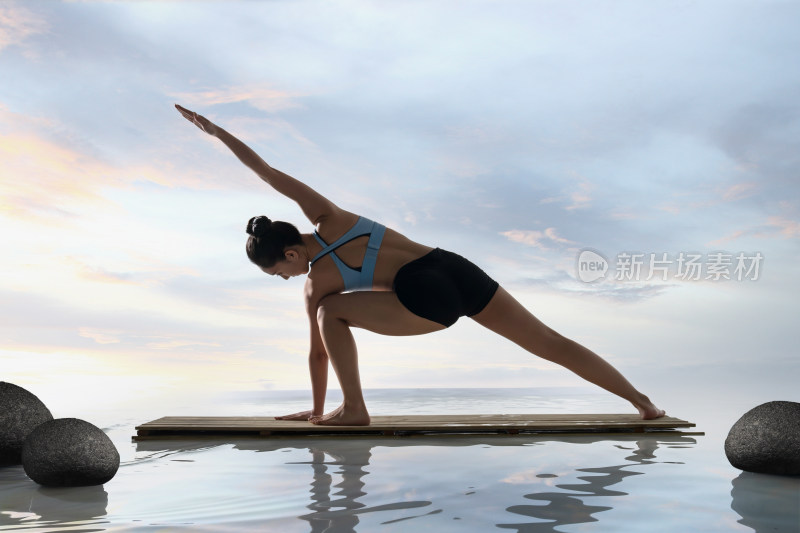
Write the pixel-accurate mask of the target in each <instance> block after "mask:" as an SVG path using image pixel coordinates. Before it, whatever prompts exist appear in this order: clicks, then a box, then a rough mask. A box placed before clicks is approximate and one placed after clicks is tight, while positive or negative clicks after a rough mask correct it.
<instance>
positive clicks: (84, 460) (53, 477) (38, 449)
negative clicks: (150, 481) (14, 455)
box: [22, 418, 119, 487]
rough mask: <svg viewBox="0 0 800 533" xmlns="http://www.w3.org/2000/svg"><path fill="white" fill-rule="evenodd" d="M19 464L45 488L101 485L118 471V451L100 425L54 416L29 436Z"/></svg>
mask: <svg viewBox="0 0 800 533" xmlns="http://www.w3.org/2000/svg"><path fill="white" fill-rule="evenodd" d="M22 466H23V468H24V469H25V473H26V474H28V477H29V478H31V479H32V480H34V481H35V482H36V483H38V484H40V485H45V486H48V487H80V486H87V485H102V484H103V483H106V482H107V481H109V480H110V479H111V478H113V477H114V475H115V474H116V473H117V469H119V452H118V451H117V449H116V448H115V447H114V443H113V442H111V439H109V438H108V435H106V434H105V433H103V430H101V429H100V428H98V427H96V426H94V425H92V424H90V423H89V422H86V421H83V420H78V419H77V418H57V419H56V420H52V421H50V422H45V423H44V424H42V425H41V426H39V427H37V428H36V429H34V430H33V431H32V432H31V434H30V435H28V438H27V439H26V440H25V445H24V446H23V448H22Z"/></svg>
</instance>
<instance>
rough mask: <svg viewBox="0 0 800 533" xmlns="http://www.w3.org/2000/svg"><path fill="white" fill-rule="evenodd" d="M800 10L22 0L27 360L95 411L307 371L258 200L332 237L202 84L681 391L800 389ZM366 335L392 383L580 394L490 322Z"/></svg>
mask: <svg viewBox="0 0 800 533" xmlns="http://www.w3.org/2000/svg"><path fill="white" fill-rule="evenodd" d="M798 20H800V3H797V2H789V1H773V0H758V1H756V0H752V1H740V0H724V1H713V0H709V1H702V2H699V1H689V0H655V1H652V2H639V1H629V2H628V1H613V2H612V1H608V0H603V1H599V2H598V1H591V2H589V1H577V0H576V1H570V2H563V1H542V0H535V1H518V2H516V1H505V0H498V1H459V2H455V1H435V2H430V1H408V2H388V1H384V2H382V1H351V2H347V1H345V2H321V1H305V0H300V1H294V2H289V1H274V2H256V1H241V2H239V1H233V2H227V1H226V2H214V1H202V2H180V1H176V2H138V1H137V2H90V1H71V2H61V1H56V0H48V1H44V0H26V1H24V2H23V1H13V0H2V1H0V79H1V80H2V81H1V82H0V228H2V231H0V247H2V250H3V254H2V260H0V380H3V381H9V382H13V383H16V384H18V385H21V386H24V387H26V388H28V389H30V390H32V391H34V392H39V394H40V395H43V396H46V397H48V398H51V397H52V398H55V397H61V398H63V397H65V396H67V395H70V394H73V395H74V393H75V391H86V392H85V393H80V394H78V395H76V396H75V397H76V398H78V399H77V400H75V401H76V402H78V403H80V402H83V404H87V403H89V402H96V398H97V397H98V395H100V397H105V398H107V399H108V401H112V400H115V401H121V402H124V401H128V402H129V401H132V400H133V399H134V398H135V399H143V398H161V399H162V400H160V401H163V399H164V398H168V399H169V398H185V397H189V396H191V395H193V394H194V395H200V394H203V395H205V394H213V393H222V392H230V391H260V390H273V389H306V388H309V387H310V385H309V380H308V373H307V360H306V355H307V350H308V339H307V335H308V325H307V319H306V317H305V311H304V308H303V300H302V284H303V280H302V279H292V280H289V281H283V280H280V279H276V278H272V277H269V276H265V275H264V274H263V273H262V272H261V271H260V270H259V269H258V268H255V267H254V266H253V265H251V264H250V263H249V261H248V260H247V257H246V255H245V253H244V243H245V240H246V237H247V236H246V234H245V226H246V223H247V220H248V219H249V218H250V217H252V216H254V215H259V214H265V215H268V216H269V217H270V218H272V219H278V220H287V221H289V222H292V223H294V224H296V225H298V227H299V228H300V229H301V231H304V232H309V231H311V230H312V228H311V226H310V224H309V223H308V221H306V220H305V219H304V218H303V215H302V213H301V212H300V210H299V208H298V207H297V206H296V205H295V204H294V203H292V202H291V201H289V200H287V199H285V198H283V197H280V196H279V195H278V194H277V193H274V192H273V191H272V190H271V189H269V187H268V186H266V185H265V184H264V183H262V182H261V181H260V180H259V179H258V178H257V177H256V176H255V175H254V174H252V173H250V171H249V170H248V169H246V168H245V167H244V166H242V165H241V164H240V163H239V162H238V161H237V160H236V158H235V157H234V156H232V155H231V154H230V153H228V152H227V150H226V149H225V148H224V146H223V145H222V144H221V143H219V142H218V141H217V140H216V139H213V138H211V137H209V136H206V135H204V134H203V133H202V132H200V131H199V130H198V129H197V128H195V127H193V126H192V125H191V124H189V123H188V122H186V121H185V120H184V119H183V118H182V117H181V116H180V115H179V114H178V113H177V112H176V111H175V110H174V108H173V104H174V103H180V104H182V105H184V106H186V107H188V108H190V109H193V110H196V111H198V112H199V113H201V114H203V115H206V116H208V117H209V118H210V119H212V120H214V121H216V122H217V123H218V124H220V125H221V126H223V127H224V128H226V129H227V130H229V131H230V132H232V133H234V134H235V135H237V136H239V137H240V138H242V139H243V140H244V141H245V142H247V143H248V144H249V145H250V146H251V147H252V148H253V149H255V150H256V151H257V152H258V153H259V154H260V155H261V156H262V157H263V158H264V159H265V160H266V161H267V162H269V163H270V164H271V165H272V166H274V167H275V168H279V169H281V170H283V171H284V172H287V173H289V174H291V175H293V176H295V177H297V178H298V179H300V180H302V181H304V182H306V183H308V184H309V185H310V186H312V187H313V188H315V189H317V190H318V191H320V192H321V193H322V194H324V195H325V196H327V197H329V198H330V199H331V200H333V201H334V202H335V203H337V204H338V205H340V206H341V207H343V208H345V209H347V210H349V211H353V212H356V213H359V214H362V215H364V216H367V217H369V218H374V219H377V220H379V221H381V222H383V223H384V224H386V225H387V226H389V227H391V228H394V229H396V230H397V231H400V232H401V233H404V234H406V235H407V236H409V237H410V238H412V239H414V240H416V241H419V242H422V243H424V244H427V245H431V246H439V247H442V248H445V249H449V250H452V251H454V252H458V253H460V254H462V255H465V256H467V257H468V258H470V259H471V260H473V261H474V262H475V263H477V264H478V265H479V266H481V267H482V268H484V269H485V270H486V271H487V272H489V273H490V275H492V276H493V277H494V278H495V279H497V280H498V281H499V282H500V284H501V285H503V286H504V287H506V288H507V289H508V290H509V291H510V292H511V293H512V294H514V295H515V296H516V297H517V298H518V299H519V300H520V301H522V302H523V303H524V304H525V305H526V306H528V308H529V309H530V310H531V311H532V312H533V313H534V314H535V315H536V316H537V317H539V318H540V319H541V320H543V321H544V322H545V323H546V324H548V325H550V326H551V327H553V328H554V329H556V330H557V331H559V332H561V333H562V334H564V335H566V336H568V337H570V338H573V339H575V340H577V341H579V342H581V343H583V344H585V345H587V346H588V347H590V348H591V349H593V350H595V351H596V352H598V353H599V354H601V355H602V356H604V357H606V358H607V359H608V360H609V361H611V362H612V364H614V365H615V366H617V367H618V368H619V369H620V370H621V371H622V372H623V373H624V374H625V375H626V376H628V377H629V378H630V379H631V380H632V381H633V382H634V385H636V386H637V387H639V388H640V389H641V390H643V391H644V392H646V393H649V391H655V392H654V393H653V394H651V396H653V395H656V394H655V393H657V396H658V398H659V403H661V404H667V406H668V404H669V398H670V395H676V394H681V395H686V394H698V398H700V397H701V396H702V394H701V393H702V392H703V391H704V390H706V387H712V386H713V387H714V388H715V390H720V391H722V393H723V394H729V395H734V394H736V390H741V389H743V388H744V389H747V390H750V391H758V393H759V394H762V395H764V396H765V397H768V396H769V395H772V396H775V395H777V396H778V397H769V398H767V399H794V400H795V401H797V400H798V398H797V395H796V393H794V392H793V391H794V384H795V382H796V377H797V363H796V362H795V359H796V357H795V354H796V347H797V345H798V341H799V340H800V336H799V335H798V332H797V331H798V330H797V326H796V317H797V315H798V304H797V301H796V297H795V295H796V294H797V293H798V292H800V282H798V278H797V275H796V272H797V267H796V263H797V260H798V258H800V256H799V255H798V244H800V205H799V201H798V199H799V198H800V194H798V192H799V191H798V189H800V180H798V177H797V173H798V168H800V146H799V145H800V105H799V104H798V99H797V94H800V69H798V67H797V65H800V35H799V34H798V32H797V31H796V25H797V21H798ZM651 261H652V265H651ZM651 266H652V267H653V268H651ZM593 268H597V269H600V270H591V269H593ZM597 276H601V277H599V278H598V279H592V280H589V278H594V277H597ZM726 278H728V279H726ZM356 338H357V340H358V343H359V357H360V361H361V374H362V381H363V385H364V387H365V388H367V389H370V388H386V387H401V388H415V387H544V386H580V385H583V382H582V381H581V380H580V379H579V378H576V377H574V376H573V375H571V374H570V373H569V372H567V371H566V370H563V369H561V368H559V367H556V366H554V365H552V364H550V363H547V362H545V361H543V360H539V359H537V358H535V357H533V356H530V355H529V354H527V353H525V352H523V351H522V350H521V349H519V348H517V347H516V346H514V345H512V344H510V343H509V342H508V341H506V340H505V339H502V338H500V337H497V336H496V335H494V334H492V333H490V332H488V331H487V330H482V329H481V328H480V326H478V325H476V324H474V323H472V321H470V320H468V319H461V320H460V321H459V322H458V324H456V325H455V326H454V327H452V328H450V329H449V330H447V331H444V332H439V333H435V334H432V335H426V336H422V337H412V338H391V337H381V336H378V335H374V334H371V333H367V332H360V331H359V332H357V333H356ZM335 385H336V383H335V381H334V378H333V374H331V383H330V386H331V387H335ZM792 394H794V397H790V396H791V395H792ZM166 401H169V400H166ZM699 401H700V400H699Z"/></svg>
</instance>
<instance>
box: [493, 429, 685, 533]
mask: <svg viewBox="0 0 800 533" xmlns="http://www.w3.org/2000/svg"><path fill="white" fill-rule="evenodd" d="M677 442H681V443H694V440H693V439H688V438H685V437H676V438H674V439H669V438H667V439H663V438H661V439H659V438H656V437H646V438H642V439H640V440H638V441H636V446H637V447H636V449H635V450H634V451H633V453H632V454H631V455H630V456H628V457H626V458H625V460H626V461H632V462H631V463H629V464H624V465H615V466H607V467H601V468H578V469H577V471H578V472H587V473H591V474H598V475H592V476H579V477H578V479H580V480H582V481H585V482H586V483H580V484H575V483H572V484H566V483H564V484H557V485H556V487H558V488H559V489H562V490H563V491H569V492H535V493H531V494H526V495H525V498H527V499H530V500H535V501H541V502H547V504H545V505H513V506H511V507H508V508H507V509H506V510H507V511H508V512H510V513H514V514H517V515H522V516H528V517H531V518H536V519H537V520H540V521H537V522H525V523H515V524H497V527H500V528H505V529H516V530H517V531H519V532H520V533H539V532H558V530H557V529H556V527H558V526H564V525H568V524H583V523H587V522H597V521H598V518H596V517H595V516H594V515H595V514H597V513H601V512H603V511H608V510H609V509H613V508H612V507H607V506H601V505H590V502H591V498H594V497H597V496H627V495H628V493H626V492H622V491H619V490H611V489H609V487H611V486H613V485H617V484H619V483H621V482H622V481H623V480H624V479H625V478H626V477H629V476H638V475H641V474H643V472H636V471H632V470H626V468H629V467H631V466H638V465H648V464H653V463H654V462H655V461H653V459H655V451H656V450H657V449H658V445H659V443H670V444H674V443H677ZM618 448H620V449H624V448H623V447H621V446H618Z"/></svg>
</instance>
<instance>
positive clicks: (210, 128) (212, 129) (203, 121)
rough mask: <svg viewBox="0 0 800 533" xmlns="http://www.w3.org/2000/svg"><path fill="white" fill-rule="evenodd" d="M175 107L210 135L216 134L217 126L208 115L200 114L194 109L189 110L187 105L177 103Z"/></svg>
mask: <svg viewBox="0 0 800 533" xmlns="http://www.w3.org/2000/svg"><path fill="white" fill-rule="evenodd" d="M175 108H176V109H177V110H178V111H180V113H181V115H183V117H184V118H185V119H186V120H188V121H189V122H191V123H192V124H194V125H195V126H197V127H198V128H200V129H201V130H203V131H204V132H206V133H208V134H209V135H214V134H215V133H216V131H217V127H216V126H215V125H214V123H213V122H211V121H210V120H208V119H207V118H206V117H204V116H202V115H198V114H197V113H196V112H194V111H189V110H188V109H186V108H185V107H183V106H180V105H178V104H175Z"/></svg>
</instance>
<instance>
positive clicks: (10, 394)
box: [0, 381, 53, 466]
mask: <svg viewBox="0 0 800 533" xmlns="http://www.w3.org/2000/svg"><path fill="white" fill-rule="evenodd" d="M52 419H53V415H52V414H50V410H48V409H47V407H45V405H44V404H43V403H42V402H41V400H39V398H37V397H36V396H35V395H34V394H32V393H30V392H28V391H27V390H25V389H23V388H22V387H18V386H17V385H14V384H13V383H6V382H5V381H0V466H2V465H15V464H19V463H21V462H22V445H23V443H24V442H25V438H26V437H27V436H28V434H29V433H30V432H31V431H33V430H34V429H35V428H36V426H38V425H39V424H43V423H45V422H48V421H50V420H52Z"/></svg>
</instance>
